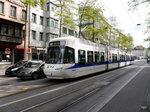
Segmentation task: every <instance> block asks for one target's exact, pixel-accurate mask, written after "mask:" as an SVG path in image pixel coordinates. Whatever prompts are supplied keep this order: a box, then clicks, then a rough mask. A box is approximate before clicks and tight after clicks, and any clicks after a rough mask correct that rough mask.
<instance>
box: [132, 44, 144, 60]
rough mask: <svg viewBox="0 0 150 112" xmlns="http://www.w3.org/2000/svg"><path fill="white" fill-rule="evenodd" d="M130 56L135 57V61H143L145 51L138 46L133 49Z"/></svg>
mask: <svg viewBox="0 0 150 112" xmlns="http://www.w3.org/2000/svg"><path fill="white" fill-rule="evenodd" d="M132 54H133V55H134V56H135V57H136V59H144V58H146V54H147V49H146V48H144V47H143V46H141V45H139V46H136V47H134V49H133V50H132Z"/></svg>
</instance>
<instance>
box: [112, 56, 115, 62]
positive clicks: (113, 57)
mask: <svg viewBox="0 0 150 112" xmlns="http://www.w3.org/2000/svg"><path fill="white" fill-rule="evenodd" d="M112 62H115V55H114V54H112Z"/></svg>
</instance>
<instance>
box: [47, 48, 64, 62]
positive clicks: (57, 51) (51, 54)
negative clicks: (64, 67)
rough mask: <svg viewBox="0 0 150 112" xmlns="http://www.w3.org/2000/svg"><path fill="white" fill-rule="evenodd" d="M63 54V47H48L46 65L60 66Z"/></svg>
mask: <svg viewBox="0 0 150 112" xmlns="http://www.w3.org/2000/svg"><path fill="white" fill-rule="evenodd" d="M63 52H64V48H63V47H49V48H48V51H47V59H46V63H49V64H61V63H62V54H63Z"/></svg>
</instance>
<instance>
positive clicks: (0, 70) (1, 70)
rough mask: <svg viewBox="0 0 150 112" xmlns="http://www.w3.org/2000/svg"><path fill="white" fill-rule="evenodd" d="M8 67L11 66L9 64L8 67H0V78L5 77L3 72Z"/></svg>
mask: <svg viewBox="0 0 150 112" xmlns="http://www.w3.org/2000/svg"><path fill="white" fill-rule="evenodd" d="M10 66H11V64H9V65H7V64H6V65H0V76H2V75H5V70H6V69H7V68H8V67H10Z"/></svg>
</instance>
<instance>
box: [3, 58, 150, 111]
mask: <svg viewBox="0 0 150 112" xmlns="http://www.w3.org/2000/svg"><path fill="white" fill-rule="evenodd" d="M149 73H150V65H149V64H147V63H146V61H139V62H136V63H135V64H134V65H131V66H127V67H123V68H121V69H116V70H113V71H109V72H105V73H101V74H97V75H94V76H90V77H84V78H79V79H76V80H48V79H42V83H41V81H40V80H39V81H36V82H35V81H29V82H28V86H29V87H30V83H36V84H37V85H38V83H39V84H40V85H42V84H43V85H44V86H41V87H39V88H36V89H30V90H27V91H23V92H21V93H17V94H13V95H10V96H6V97H2V98H0V112H150V111H148V107H149V99H150V97H149V86H150V82H149V80H150V75H149ZM14 80H16V79H14ZM14 83H15V82H14ZM20 83H23V82H17V83H15V84H17V85H19V84H20Z"/></svg>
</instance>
